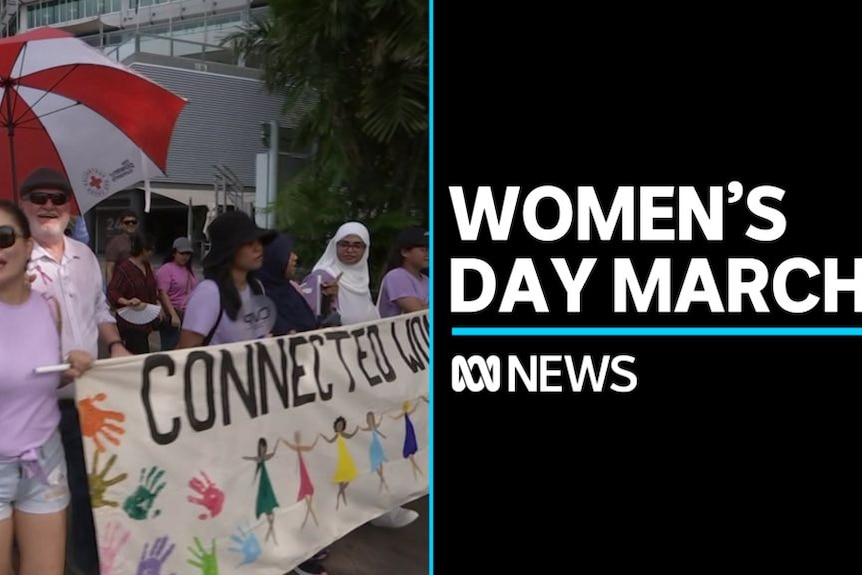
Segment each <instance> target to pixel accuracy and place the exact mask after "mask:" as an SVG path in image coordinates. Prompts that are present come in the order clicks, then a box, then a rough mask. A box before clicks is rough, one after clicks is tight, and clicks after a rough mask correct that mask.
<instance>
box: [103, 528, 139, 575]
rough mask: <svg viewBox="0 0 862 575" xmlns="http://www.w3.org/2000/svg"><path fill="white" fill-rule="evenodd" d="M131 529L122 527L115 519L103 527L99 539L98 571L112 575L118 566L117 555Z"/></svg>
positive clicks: (104, 574)
mask: <svg viewBox="0 0 862 575" xmlns="http://www.w3.org/2000/svg"><path fill="white" fill-rule="evenodd" d="M131 534H132V532H131V531H128V530H127V529H123V528H122V527H120V524H119V523H117V522H116V521H111V522H110V523H108V525H107V526H106V527H105V534H104V535H103V536H102V537H101V539H99V573H101V575H113V574H114V570H115V569H117V568H118V567H119V565H118V564H117V555H119V554H120V550H121V549H122V548H123V546H124V545H125V544H126V543H128V542H129V536H130V535H131Z"/></svg>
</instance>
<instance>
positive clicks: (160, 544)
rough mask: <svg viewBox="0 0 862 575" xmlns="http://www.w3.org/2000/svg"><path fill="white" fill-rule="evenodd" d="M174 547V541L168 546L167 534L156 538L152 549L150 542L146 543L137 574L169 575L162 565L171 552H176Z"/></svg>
mask: <svg viewBox="0 0 862 575" xmlns="http://www.w3.org/2000/svg"><path fill="white" fill-rule="evenodd" d="M174 547H175V545H174V544H173V543H171V546H170V547H168V538H167V536H165V537H159V538H158V539H156V541H155V543H153V548H152V549H150V544H149V543H144V550H143V551H142V552H141V560H140V562H139V563H138V571H137V573H136V575H167V574H166V573H162V567H163V566H164V564H165V561H167V560H168V557H170V556H171V553H173V552H174ZM172 575H173V574H172Z"/></svg>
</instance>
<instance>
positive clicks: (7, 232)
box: [0, 226, 24, 249]
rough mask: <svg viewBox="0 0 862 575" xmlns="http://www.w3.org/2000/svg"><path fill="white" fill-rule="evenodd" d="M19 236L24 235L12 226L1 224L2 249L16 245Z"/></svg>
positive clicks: (0, 243) (0, 245) (0, 239)
mask: <svg viewBox="0 0 862 575" xmlns="http://www.w3.org/2000/svg"><path fill="white" fill-rule="evenodd" d="M19 237H24V236H22V235H21V234H19V233H18V232H16V231H15V228H13V227H12V226H0V249H5V248H9V247H12V246H14V245H15V242H16V241H17V239H18V238H19Z"/></svg>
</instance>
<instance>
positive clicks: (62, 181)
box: [21, 168, 72, 197]
mask: <svg viewBox="0 0 862 575" xmlns="http://www.w3.org/2000/svg"><path fill="white" fill-rule="evenodd" d="M35 190H56V191H58V192H63V193H64V194H66V195H67V196H71V195H72V186H70V185H69V180H68V179H67V178H66V177H65V176H64V175H63V174H61V173H60V172H58V171H56V170H52V169H51V168H39V169H37V170H36V171H34V172H33V173H32V174H30V175H29V176H27V179H26V180H24V183H23V184H22V185H21V197H24V196H26V195H27V194H29V193H30V192H32V191H35Z"/></svg>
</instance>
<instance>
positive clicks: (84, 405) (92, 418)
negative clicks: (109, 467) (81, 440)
mask: <svg viewBox="0 0 862 575" xmlns="http://www.w3.org/2000/svg"><path fill="white" fill-rule="evenodd" d="M107 397H108V396H106V395H105V394H104V393H99V394H97V395H95V396H92V397H86V398H84V399H82V400H81V401H79V402H78V412H79V414H80V417H81V434H82V435H83V436H84V437H89V438H90V439H92V440H93V442H94V443H95V444H96V451H105V445H104V444H103V443H102V440H101V439H100V438H99V436H100V435H101V436H104V438H105V439H107V440H108V441H110V442H111V443H113V444H114V445H119V444H120V440H119V439H118V438H117V437H116V435H122V434H124V433H125V432H126V430H125V429H123V428H122V427H120V426H119V425H116V424H114V423H111V421H117V422H123V421H125V420H126V416H125V415H124V414H122V413H120V412H119V411H108V410H105V409H102V408H100V407H96V403H101V402H103V401H105V399H107ZM115 434H116V435H115Z"/></svg>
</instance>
